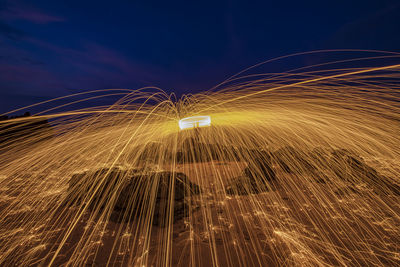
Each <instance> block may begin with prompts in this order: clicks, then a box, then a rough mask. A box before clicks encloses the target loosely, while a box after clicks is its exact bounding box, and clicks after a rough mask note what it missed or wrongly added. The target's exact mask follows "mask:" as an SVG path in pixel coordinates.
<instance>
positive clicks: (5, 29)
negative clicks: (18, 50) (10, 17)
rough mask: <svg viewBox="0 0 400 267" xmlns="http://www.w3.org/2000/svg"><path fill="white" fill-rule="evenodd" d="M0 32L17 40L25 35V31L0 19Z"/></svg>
mask: <svg viewBox="0 0 400 267" xmlns="http://www.w3.org/2000/svg"><path fill="white" fill-rule="evenodd" d="M0 34H1V35H3V36H5V37H7V38H8V39H11V40H19V39H21V38H23V37H24V36H25V35H26V34H25V32H23V31H21V30H19V29H17V28H14V27H13V26H10V25H8V24H7V23H5V22H2V21H0Z"/></svg>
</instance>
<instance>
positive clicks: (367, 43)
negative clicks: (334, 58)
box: [0, 0, 400, 113]
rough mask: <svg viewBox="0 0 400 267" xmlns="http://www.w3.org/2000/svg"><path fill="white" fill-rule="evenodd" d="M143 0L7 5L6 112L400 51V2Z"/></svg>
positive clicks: (0, 83) (0, 0) (1, 0)
mask: <svg viewBox="0 0 400 267" xmlns="http://www.w3.org/2000/svg"><path fill="white" fill-rule="evenodd" d="M136 2H139V1H128V0H127V1H117V0H114V1H101V0H97V1H83V0H80V1H74V0H68V1H54V0H35V1H28V0H26V1H19V0H0V105H1V106H0V113H2V112H6V111H9V110H11V109H15V108H18V107H21V106H24V105H28V104H32V103H35V102H38V101H41V100H46V99H50V98H53V97H57V96H62V95H66V94H71V93H75V92H81V91H85V90H93V89H103V88H130V89H136V88H138V87H142V86H148V85H152V86H158V87H160V88H162V89H164V90H165V91H167V92H169V93H170V92H176V93H177V94H178V95H181V94H182V93H190V92H199V91H203V90H207V89H209V88H211V87H213V86H214V85H216V84H217V83H219V82H221V81H223V80H224V79H226V78H227V77H229V76H230V75H232V74H234V73H236V72H238V71H240V70H242V69H244V68H246V67H249V66H251V65H254V64H256V63H258V62H261V61H264V60H267V59H271V58H274V57H278V56H282V55H288V54H291V53H296V52H302V51H310V50H319V49H347V48H351V49H376V50H386V51H395V52H400V1H398V0H377V1H368V0H364V1H216V0H214V1H205V0H203V1H141V2H142V3H136ZM303 63H304V65H305V64H308V63H309V62H306V61H305V62H303ZM288 69H290V67H288ZM269 71H279V69H277V70H274V69H269Z"/></svg>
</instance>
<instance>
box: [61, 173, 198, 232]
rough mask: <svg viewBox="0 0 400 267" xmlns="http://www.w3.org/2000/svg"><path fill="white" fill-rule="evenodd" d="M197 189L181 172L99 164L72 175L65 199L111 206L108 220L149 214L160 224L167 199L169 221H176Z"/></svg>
mask: <svg viewBox="0 0 400 267" xmlns="http://www.w3.org/2000/svg"><path fill="white" fill-rule="evenodd" d="M172 184H174V186H173V187H172ZM172 189H173V190H172ZM172 191H173V194H174V196H173V198H172V199H171V197H170V194H171V193H172ZM199 193H200V187H199V186H198V185H196V184H194V183H192V182H190V181H189V179H188V178H187V176H186V175H185V174H183V173H178V172H167V171H145V170H140V169H130V170H121V169H119V168H111V169H108V168H103V169H99V170H97V171H94V172H85V173H81V174H75V175H73V176H72V178H71V180H70V181H69V188H68V194H67V198H66V201H67V202H68V203H69V204H75V205H81V204H88V205H89V208H90V210H92V211H95V210H97V209H98V208H100V209H104V208H110V207H111V208H112V213H113V214H112V216H111V220H114V221H118V222H120V221H130V220H132V219H135V218H139V217H140V215H141V214H142V215H143V214H145V215H149V214H152V215H153V224H154V225H159V226H163V225H164V224H163V223H164V221H165V220H163V218H165V217H166V214H168V212H169V207H170V206H171V205H170V203H171V200H172V202H173V204H172V205H173V209H174V217H173V221H176V220H179V219H182V218H183V217H184V216H186V214H187V212H188V210H189V207H190V205H189V204H190V203H189V202H188V201H189V199H190V196H191V195H196V194H199ZM110 205H111V206H110Z"/></svg>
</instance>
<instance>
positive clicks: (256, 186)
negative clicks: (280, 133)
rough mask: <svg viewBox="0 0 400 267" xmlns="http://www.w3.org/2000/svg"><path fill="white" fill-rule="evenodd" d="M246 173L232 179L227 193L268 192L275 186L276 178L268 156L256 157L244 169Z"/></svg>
mask: <svg viewBox="0 0 400 267" xmlns="http://www.w3.org/2000/svg"><path fill="white" fill-rule="evenodd" d="M243 173H244V175H242V176H239V177H236V178H234V179H232V180H231V183H230V185H229V186H227V188H226V192H227V194H230V195H233V194H238V195H247V194H258V193H261V192H267V191H269V190H271V188H272V187H273V184H271V182H273V181H274V180H275V178H276V176H275V171H274V169H273V168H272V167H271V165H270V162H268V158H264V157H263V158H260V157H256V158H254V159H252V161H250V162H249V165H248V166H247V167H246V168H245V169H244V171H243Z"/></svg>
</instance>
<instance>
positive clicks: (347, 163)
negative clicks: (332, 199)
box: [330, 149, 400, 195]
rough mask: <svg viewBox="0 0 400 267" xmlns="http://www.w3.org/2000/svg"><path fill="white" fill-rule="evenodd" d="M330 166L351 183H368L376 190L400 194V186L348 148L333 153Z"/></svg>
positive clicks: (338, 175)
mask: <svg viewBox="0 0 400 267" xmlns="http://www.w3.org/2000/svg"><path fill="white" fill-rule="evenodd" d="M330 166H331V168H332V170H333V172H334V173H335V175H336V176H337V177H338V178H339V179H341V180H344V181H346V182H349V183H350V184H353V185H354V184H359V183H366V184H368V185H370V186H372V188H373V189H374V191H376V192H378V193H382V194H387V193H389V192H391V193H393V194H396V195H400V186H398V185H396V184H394V183H392V182H391V181H390V180H389V179H388V178H387V177H384V176H382V175H380V174H379V173H378V172H377V171H376V170H375V169H374V168H373V167H371V166H369V165H368V164H366V163H365V161H364V160H363V159H362V158H361V157H358V156H356V155H354V154H353V153H351V152H350V151H348V150H345V149H337V150H334V151H333V152H332V154H331V161H330Z"/></svg>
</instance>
